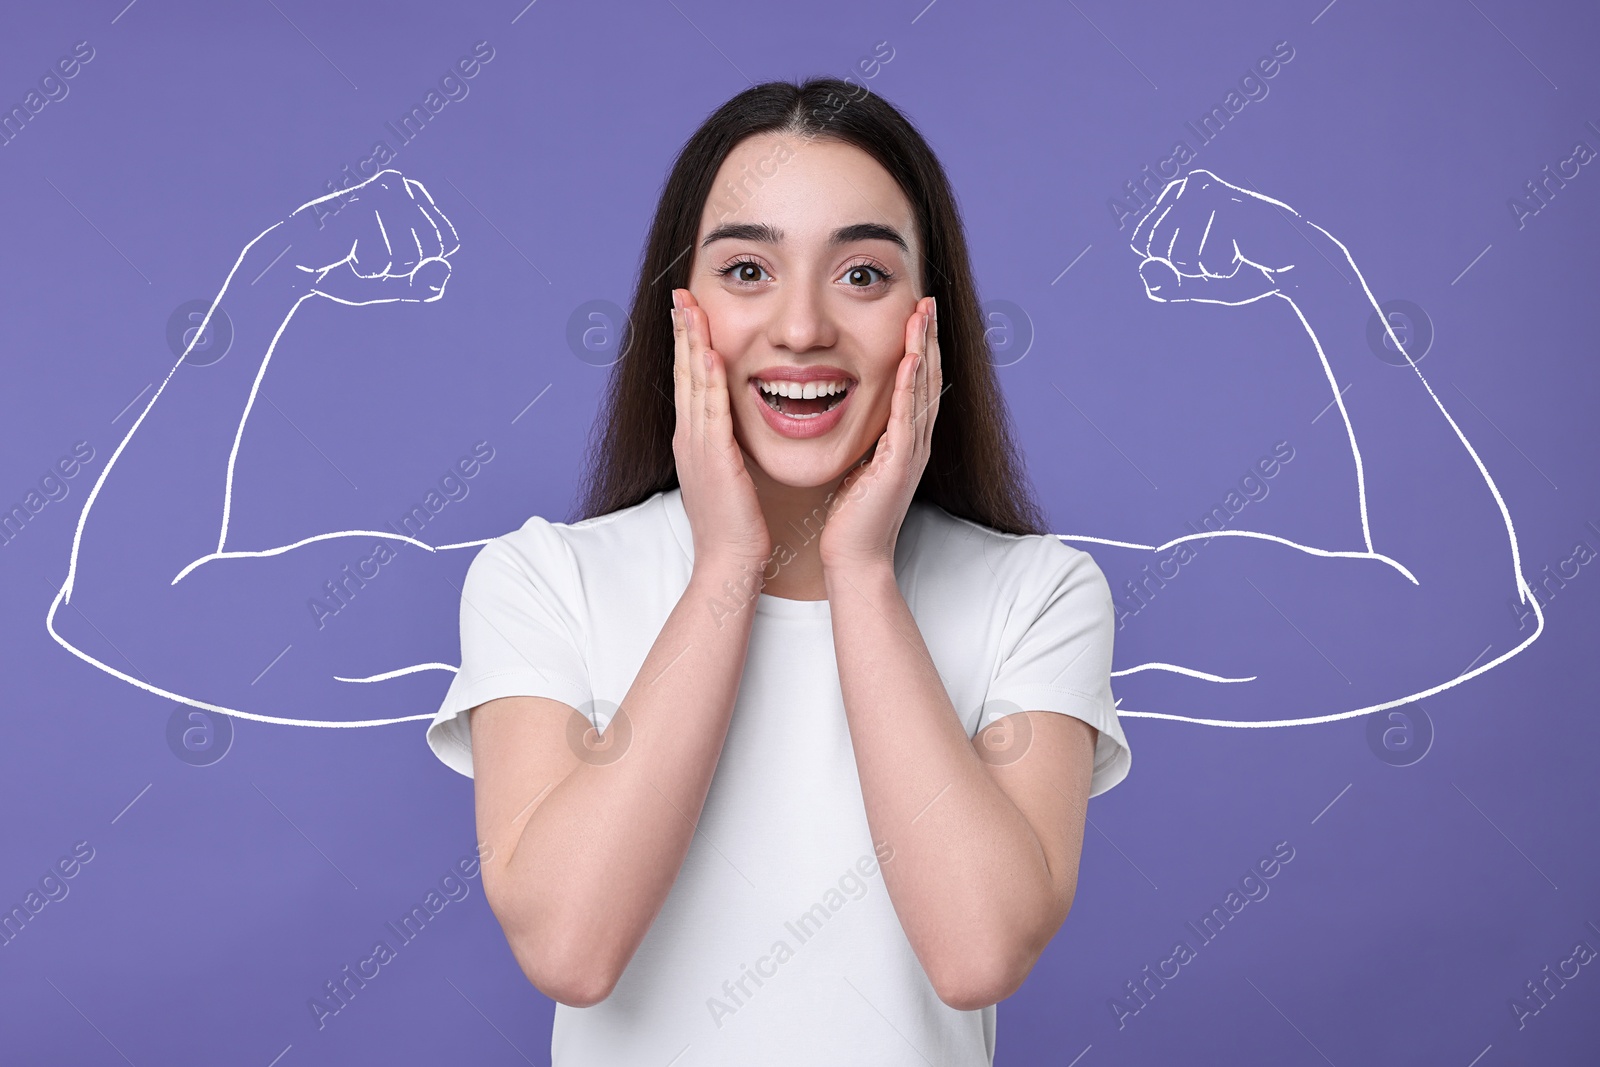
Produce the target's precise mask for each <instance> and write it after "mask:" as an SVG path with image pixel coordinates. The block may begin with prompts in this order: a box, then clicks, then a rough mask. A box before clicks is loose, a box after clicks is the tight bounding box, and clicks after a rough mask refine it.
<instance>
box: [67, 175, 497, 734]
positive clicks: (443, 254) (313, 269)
mask: <svg viewBox="0 0 1600 1067" xmlns="http://www.w3.org/2000/svg"><path fill="white" fill-rule="evenodd" d="M333 199H340V200H341V201H342V202H343V206H344V207H361V206H363V205H364V206H367V207H368V208H369V209H370V210H368V211H360V210H357V211H352V212H350V213H349V214H347V215H344V214H343V212H342V210H341V214H342V215H343V217H342V218H340V219H338V220H337V221H335V222H331V223H327V224H326V232H327V235H326V236H321V237H317V238H313V237H312V233H313V231H314V230H316V227H315V226H313V225H307V222H308V220H309V221H310V222H311V223H315V222H317V221H319V220H317V219H316V214H317V212H316V210H315V209H316V208H317V207H319V206H320V205H322V204H324V203H325V202H327V201H329V200H333ZM346 220H348V222H347V221H346ZM274 232H277V233H279V235H280V236H284V237H286V236H289V235H291V234H292V235H293V240H292V241H291V243H290V245H289V247H288V248H286V249H285V250H284V252H282V253H279V254H278V257H276V258H274V259H272V261H271V263H268V264H267V265H266V268H265V269H263V270H262V272H261V274H262V275H264V274H266V273H267V271H268V270H270V269H271V268H272V265H273V264H276V263H277V261H278V258H282V256H283V255H284V254H285V253H286V252H288V251H290V250H291V249H293V248H294V247H295V245H296V244H299V245H301V246H302V247H303V248H307V247H309V248H310V249H311V250H312V252H313V253H315V252H319V251H320V252H323V254H322V255H321V256H316V255H309V256H308V255H296V256H295V257H293V261H292V263H291V268H292V269H293V270H295V271H298V272H299V273H300V275H301V277H300V278H299V279H298V282H299V284H297V285H293V286H292V291H295V292H298V293H299V295H298V297H297V298H296V299H295V300H294V302H293V303H292V304H291V305H290V307H289V309H288V312H287V313H286V314H284V315H283V316H282V319H281V321H279V322H278V323H277V325H276V328H275V329H273V330H272V331H271V340H270V342H269V343H268V345H267V348H266V351H265V353H264V354H263V355H262V357H261V364H260V367H259V369H258V370H257V371H256V374H255V378H254V380H253V381H252V382H251V384H250V392H249V396H248V398H247V399H246V401H245V404H244V410H243V411H242V412H241V414H240V416H239V422H238V426H237V428H236V429H235V430H234V433H233V443H232V447H231V448H230V450H229V453H228V465H227V472H226V476H225V478H224V479H223V484H222V515H221V523H220V528H219V530H218V533H217V547H216V550H215V551H213V552H208V553H205V554H203V555H201V556H200V557H199V558H197V559H194V560H192V561H191V562H189V563H188V564H186V565H185V566H184V567H182V568H181V569H180V570H178V571H177V573H176V574H174V576H173V578H172V580H171V583H170V584H171V585H173V586H176V585H177V584H178V583H179V582H180V581H182V580H184V579H185V578H188V577H189V576H190V575H191V574H192V573H193V572H195V571H196V570H197V569H198V568H200V567H202V566H204V565H206V564H209V563H214V562H216V561H219V560H225V559H241V558H258V559H259V558H267V557H272V556H278V555H282V554H284V553H287V552H291V551H293V550H295V549H297V548H302V547H304V546H306V545H309V544H314V543H317V542H321V541H328V540H333V539H337V538H361V539H364V540H365V539H370V538H382V539H385V540H390V541H401V542H404V543H406V544H410V545H412V546H414V547H416V548H420V549H423V550H424V551H427V552H443V551H448V550H452V549H463V548H474V547H478V546H481V545H484V544H486V543H488V541H489V540H490V539H489V538H484V539H481V540H477V541H466V542H461V543H459V544H445V545H430V544H427V543H426V542H424V541H421V540H419V539H417V538H415V537H409V536H406V535H404V534H400V533H395V532H390V531H387V530H339V531H334V532H331V533H324V534H318V535H316V536H314V537H307V538H303V539H301V540H299V541H295V542H293V543H292V544H287V545H279V546H277V547H275V548H266V549H256V550H229V549H228V547H227V543H228V523H229V519H230V517H231V515H232V511H233V479H234V470H235V466H236V464H237V462H238V458H239V446H240V443H241V442H242V441H243V439H244V431H245V424H246V423H247V422H248V421H249V418H250V412H251V410H252V408H253V407H254V405H255V401H256V396H257V394H258V392H259V391H260V388H261V381H262V379H263V378H264V377H265V376H266V373H267V367H268V365H269V364H270V363H271V362H272V355H273V352H274V351H275V350H276V348H277V345H278V341H279V340H280V339H281V338H282V336H283V333H284V331H285V329H287V327H288V325H289V321H290V320H291V319H292V318H293V317H294V314H295V312H296V311H297V310H298V309H299V307H300V305H301V304H303V303H304V302H305V301H307V300H309V299H311V298H312V297H314V296H321V297H324V298H326V299H328V300H332V301H334V302H335V303H339V304H346V305H350V306H363V305H368V304H386V303H397V302H404V303H432V302H433V301H436V300H438V299H440V298H441V297H443V296H444V290H445V285H446V283H447V282H448V281H449V278H450V260H449V257H450V256H451V255H452V254H454V253H455V252H456V251H457V249H459V248H460V245H461V242H460V237H459V235H458V234H457V233H456V229H455V226H454V225H453V224H452V223H451V222H450V220H449V218H448V217H447V216H446V215H445V214H444V212H443V211H442V210H441V209H440V208H439V207H438V205H437V204H435V203H434V200H433V197H432V196H431V195H430V194H429V193H428V190H427V189H426V188H425V187H424V186H423V185H422V183H420V182H418V181H415V180H413V179H410V178H406V177H404V176H403V175H402V174H401V173H400V172H399V171H396V170H384V171H380V172H378V173H377V174H375V175H373V176H372V177H371V178H368V179H367V180H366V181H364V182H362V183H360V184H359V185H355V186H351V187H350V188H348V189H344V190H340V191H338V192H335V193H329V194H327V195H326V196H319V197H317V198H316V199H314V200H311V201H308V202H307V203H304V204H302V205H300V206H299V207H298V208H296V209H295V210H294V211H292V212H290V214H289V216H288V217H287V218H285V219H283V220H280V221H279V222H276V223H274V224H273V225H271V226H269V227H267V228H266V229H265V230H263V231H261V233H259V234H257V235H256V236H255V238H253V239H252V240H251V241H250V242H249V243H248V244H246V245H245V247H244V249H243V250H242V251H241V252H240V253H239V258H238V259H237V260H235V262H234V265H233V267H232V268H231V269H230V270H229V271H228V276H227V278H226V279H225V280H224V282H223V284H222V288H221V289H220V290H219V291H218V293H217V295H216V298H215V299H214V300H213V301H212V303H211V307H210V310H208V311H207V312H206V317H205V319H204V320H203V321H202V322H201V324H200V328H199V329H197V330H196V331H195V332H194V337H193V338H192V339H191V341H190V343H189V345H188V347H187V348H186V349H185V350H184V352H183V354H182V355H180V356H179V357H178V360H177V362H175V363H174V364H173V365H172V369H171V370H169V371H168V372H167V376H166V378H165V379H163V380H162V383H161V386H160V388H158V389H157V390H156V391H155V394H154V395H153V396H151V398H150V400H149V402H148V403H146V404H145V406H144V408H143V410H142V411H140V412H139V417H138V418H136V419H135V420H134V421H133V424H132V425H131V426H130V427H129V428H128V432H127V434H126V435H125V436H124V437H123V439H122V441H121V443H120V444H118V445H117V448H116V450H115V451H114V452H113V453H112V454H111V458H110V459H109V460H108V461H107V462H106V464H105V466H104V467H103V468H102V469H101V471H100V476H99V478H97V479H96V480H95V483H94V488H93V489H91V490H90V492H89V495H88V498H87V499H86V500H85V501H84V505H83V511H82V513H81V514H80V515H79V516H78V525H77V529H76V531H75V532H74V534H73V538H72V554H71V557H70V560H69V562H68V565H67V578H66V581H65V583H64V584H63V585H62V586H61V589H60V590H59V591H58V592H57V593H56V595H55V598H54V599H53V600H52V601H51V602H50V608H49V611H48V612H47V613H46V616H45V628H46V629H47V630H48V631H49V633H50V636H51V637H52V638H54V639H55V641H56V642H57V643H58V644H60V645H61V646H62V647H63V648H65V649H67V650H68V651H69V652H71V653H72V654H73V655H75V656H77V657H78V658H79V659H82V660H84V661H85V662H87V663H89V664H91V665H93V666H94V667H96V668H98V669H100V670H102V671H105V672H106V673H107V674H110V675H112V676H113V677H115V678H118V679H121V680H122V681H124V682H127V683H128V684H129V685H133V686H136V687H138V688H140V689H143V690H145V691H146V692H149V693H153V694H155V695H156V696H160V697H165V698H168V699H170V700H176V701H180V702H182V703H184V704H189V705H192V706H194V707H197V708H203V709H205V710H207V711H215V712H220V713H222V714H226V715H232V716H236V717H238V718H241V719H250V720H253V721H255V722H265V723H275V724H279V725H289V726H316V727H331V728H351V727H363V726H386V725H389V724H391V723H399V722H412V721H416V720H421V719H431V718H432V717H433V713H432V712H427V713H423V714H416V715H400V716H395V717H392V718H383V719H365V720H355V721H345V722H339V721H327V720H321V719H299V718H287V717H284V716H279V715H264V714H261V713H259V712H252V711H246V710H244V709H241V708H233V707H225V706H222V705H219V704H214V703H210V702H208V701H204V700H199V699H196V698H195V697H192V696H188V695H185V694H183V693H177V692H173V691H171V690H168V689H164V688H162V687H160V686H157V685H154V684H152V683H150V682H148V681H146V680H144V679H142V678H136V677H133V676H132V675H130V674H127V673H126V672H124V671H121V670H119V669H117V668H116V667H113V666H112V665H110V664H108V663H105V662H103V661H101V660H99V659H97V658H95V657H94V656H92V655H90V654H89V653H88V652H85V651H84V650H82V649H80V648H78V647H76V646H75V645H73V644H72V643H71V642H70V641H68V640H67V639H66V638H65V637H63V636H62V635H61V634H60V633H58V632H57V631H56V626H55V619H56V612H57V611H58V610H59V609H60V607H61V605H62V604H64V603H65V604H71V600H72V593H73V590H74V588H75V586H76V584H77V577H78V563H79V553H80V551H81V550H82V548H83V543H84V531H85V528H86V526H87V525H88V523H89V517H90V515H91V513H92V512H93V509H94V505H95V501H96V499H97V498H98V497H99V496H100V492H101V489H102V488H103V487H104V486H105V483H106V480H107V479H108V478H109V477H110V476H111V473H112V471H113V470H115V469H116V466H117V461H118V460H119V459H120V458H121V457H122V454H123V452H124V451H125V450H126V449H127V448H128V445H129V443H130V442H131V441H133V439H134V435H135V434H137V433H138V432H139V427H140V426H141V425H142V424H143V423H144V420H145V418H146V417H147V416H148V415H149V414H150V412H151V410H152V409H153V408H154V407H155V406H156V404H157V403H159V402H160V400H161V394H162V393H163V392H164V391H165V390H166V389H167V387H168V386H169V385H170V384H171V383H172V379H173V375H174V374H176V373H177V372H178V370H179V368H181V367H182V366H183V364H184V358H185V357H187V356H188V355H189V353H190V352H191V351H193V350H194V348H195V347H196V345H197V344H199V343H201V341H202V339H203V338H205V337H206V336H207V333H206V331H207V328H208V327H209V326H210V324H211V317H212V316H213V315H214V314H216V312H217V308H218V307H219V306H220V305H221V304H222V301H223V297H224V296H225V295H227V293H228V291H229V288H230V286H232V285H233V283H234V278H235V275H238V274H239V272H240V267H241V265H243V264H244V263H245V262H246V260H247V259H250V258H251V252H252V250H253V249H255V248H256V246H257V245H258V244H260V243H261V242H262V241H263V239H265V238H267V237H268V235H269V234H273V233H274ZM263 247H265V246H263ZM329 250H331V251H329ZM306 258H309V259H310V260H311V261H310V262H299V260H301V259H306ZM252 262H254V260H252ZM260 277H261V275H257V276H256V278H255V279H253V280H251V281H250V282H249V283H248V284H249V285H252V286H253V285H254V284H255V283H256V282H257V281H259V280H260ZM241 284H243V283H241ZM110 534H111V532H110V531H105V530H101V531H98V534H97V535H98V536H101V537H109V536H110ZM90 625H91V626H93V625H94V624H93V621H92V620H90ZM130 665H131V664H130ZM428 670H442V671H451V672H454V671H457V670H459V668H458V667H454V666H451V665H450V664H447V663H419V664H414V665H411V666H406V667H401V668H399V669H396V670H391V671H384V672H381V673H378V674H373V675H367V676H364V677H342V676H338V675H335V676H334V680H335V681H339V682H352V683H371V682H379V681H386V680H388V679H390V678H398V677H401V676H404V675H408V674H414V673H417V672H420V671H428Z"/></svg>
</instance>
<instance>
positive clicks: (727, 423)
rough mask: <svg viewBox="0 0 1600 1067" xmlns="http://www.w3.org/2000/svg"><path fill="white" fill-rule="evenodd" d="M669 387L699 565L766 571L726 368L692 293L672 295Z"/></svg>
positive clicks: (766, 540) (766, 538)
mask: <svg viewBox="0 0 1600 1067" xmlns="http://www.w3.org/2000/svg"><path fill="white" fill-rule="evenodd" d="M672 297H673V303H674V304H675V305H677V307H676V310H675V312H674V314H673V325H672V338H673V358H672V384H673V403H674V406H675V407H676V409H677V426H676V429H675V430H674V431H673V434H672V453H673V456H674V457H675V459H676V460H677V465H678V484H679V486H680V487H681V489H682V491H683V509H684V511H685V512H686V513H687V514H688V516H689V525H690V527H691V529H692V530H693V531H694V556H695V562H696V564H701V563H715V564H718V565H720V564H724V563H726V564H730V565H733V566H739V565H749V566H752V567H760V566H762V565H763V564H764V563H765V562H766V560H767V558H768V557H769V556H770V555H771V554H772V538H771V534H770V533H769V532H768V531H767V520H766V516H765V515H763V514H762V511H761V503H760V500H759V499H758V498H757V496H756V486H755V482H754V481H753V480H752V479H751V477H750V472H749V470H748V469H746V467H745V456H744V450H743V449H741V448H740V447H739V443H738V441H736V440H735V439H734V436H733V410H732V406H731V404H730V403H729V397H728V376H727V368H726V366H725V365H724V364H723V362H722V356H721V355H720V354H718V353H717V352H716V351H715V350H714V349H713V348H712V347H711V324H710V320H708V319H707V318H706V313H705V309H704V308H702V307H700V305H699V303H698V302H697V301H696V300H695V298H694V294H692V293H690V292H689V290H687V289H674V290H673V291H672Z"/></svg>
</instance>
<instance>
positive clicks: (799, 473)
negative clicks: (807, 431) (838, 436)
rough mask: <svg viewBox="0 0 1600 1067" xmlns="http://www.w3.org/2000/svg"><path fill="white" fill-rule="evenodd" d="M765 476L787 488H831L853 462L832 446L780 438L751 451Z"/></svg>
mask: <svg viewBox="0 0 1600 1067" xmlns="http://www.w3.org/2000/svg"><path fill="white" fill-rule="evenodd" d="M746 452H747V453H748V454H749V455H750V459H751V461H752V463H753V464H754V465H755V466H757V467H759V468H760V469H761V473H762V474H764V475H766V477H767V480H768V481H770V482H772V483H773V484H775V485H780V486H783V487H785V488H788V489H817V488H828V489H832V488H833V487H834V486H835V485H837V484H838V482H839V479H840V478H843V477H844V476H845V474H846V473H848V472H849V470H850V467H851V466H852V464H851V462H850V457H842V456H840V455H839V454H838V450H837V449H836V448H834V447H829V446H823V445H821V444H820V443H815V442H807V441H793V442H783V443H782V444H781V445H779V446H778V447H776V448H773V447H770V446H769V447H766V448H762V449H759V450H758V451H757V452H754V453H750V452H749V450H748V449H747V450H746Z"/></svg>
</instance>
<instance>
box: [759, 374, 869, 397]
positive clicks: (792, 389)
mask: <svg viewBox="0 0 1600 1067" xmlns="http://www.w3.org/2000/svg"><path fill="white" fill-rule="evenodd" d="M756 382H757V385H758V386H759V387H760V389H761V391H762V392H763V393H770V394H772V395H775V396H787V397H793V398H794V399H796V400H814V399H816V398H817V397H819V396H832V395H833V394H835V393H842V392H844V391H845V390H846V389H848V388H849V383H848V382H846V381H844V380H839V381H833V382H805V383H804V384H802V383H800V382H785V381H774V382H767V381H762V380H761V379H759V378H758V379H756Z"/></svg>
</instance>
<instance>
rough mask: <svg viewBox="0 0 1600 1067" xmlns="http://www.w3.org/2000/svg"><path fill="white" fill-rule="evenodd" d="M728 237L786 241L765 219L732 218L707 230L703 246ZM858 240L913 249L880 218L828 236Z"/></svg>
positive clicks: (846, 241)
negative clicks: (758, 220)
mask: <svg viewBox="0 0 1600 1067" xmlns="http://www.w3.org/2000/svg"><path fill="white" fill-rule="evenodd" d="M725 239H731V240H738V241H761V242H763V243H765V244H774V245H775V244H782V243H783V231H782V230H780V229H777V228H775V227H773V226H770V225H768V224H767V223H765V222H730V223H727V224H725V225H722V226H718V227H717V228H716V229H714V230H712V231H711V232H710V233H708V234H706V237H705V240H703V241H701V242H700V247H701V248H705V247H707V246H708V245H710V244H711V243H712V242H713V241H721V240H725ZM855 241H890V242H892V243H894V244H896V245H899V246H900V251H902V252H904V253H906V254H907V255H910V254H911V249H910V248H908V247H907V245H906V239H905V238H904V237H902V236H900V231H899V230H897V229H895V228H894V227H893V226H885V225H884V224H883V223H881V222H854V223H851V224H850V225H849V226H841V227H839V228H838V229H837V230H834V231H833V234H832V236H830V237H829V238H828V244H830V245H845V244H851V243H853V242H855Z"/></svg>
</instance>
